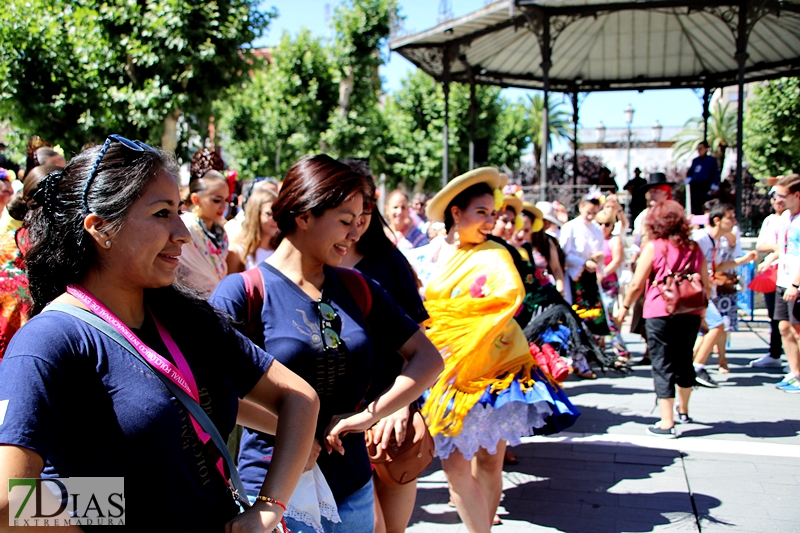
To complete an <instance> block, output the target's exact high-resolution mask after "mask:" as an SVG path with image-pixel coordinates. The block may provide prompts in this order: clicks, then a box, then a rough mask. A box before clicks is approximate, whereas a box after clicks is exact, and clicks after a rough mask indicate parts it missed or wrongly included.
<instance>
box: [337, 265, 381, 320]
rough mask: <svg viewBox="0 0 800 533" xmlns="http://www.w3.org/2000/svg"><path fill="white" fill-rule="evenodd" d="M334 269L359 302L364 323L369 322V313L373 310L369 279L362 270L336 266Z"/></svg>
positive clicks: (348, 290)
mask: <svg viewBox="0 0 800 533" xmlns="http://www.w3.org/2000/svg"><path fill="white" fill-rule="evenodd" d="M334 270H335V271H336V273H337V274H339V277H340V278H341V279H342V283H344V286H345V288H346V289H347V292H349V293H350V294H351V295H352V296H353V299H355V301H356V303H357V304H358V308H359V309H360V310H361V316H362V317H363V318H364V323H365V324H366V323H367V319H368V318H369V313H370V311H372V291H370V290H369V285H368V284H367V280H365V279H364V276H363V275H362V274H361V272H359V271H357V270H353V269H350V268H342V267H334Z"/></svg>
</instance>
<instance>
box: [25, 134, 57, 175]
mask: <svg viewBox="0 0 800 533" xmlns="http://www.w3.org/2000/svg"><path fill="white" fill-rule="evenodd" d="M52 146H53V145H52V144H50V143H49V142H48V141H46V140H45V139H42V138H41V137H39V136H38V135H31V136H30V137H28V145H27V147H26V149H25V175H26V176H27V175H28V174H29V173H30V171H31V170H33V169H34V168H36V167H38V166H39V165H41V164H42V162H43V161H44V160H45V159H46V158H48V157H50V156H52V155H56V154H58V152H56V151H55V150H53V149H52V148H51V147H52Z"/></svg>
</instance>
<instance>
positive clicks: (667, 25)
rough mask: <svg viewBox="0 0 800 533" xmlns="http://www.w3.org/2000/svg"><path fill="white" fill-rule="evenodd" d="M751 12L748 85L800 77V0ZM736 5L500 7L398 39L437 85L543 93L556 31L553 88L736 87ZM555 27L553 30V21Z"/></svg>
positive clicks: (584, 2)
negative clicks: (544, 45) (547, 47)
mask: <svg viewBox="0 0 800 533" xmlns="http://www.w3.org/2000/svg"><path fill="white" fill-rule="evenodd" d="M744 3H745V4H746V5H747V26H746V27H747V28H748V29H749V36H748V40H747V54H748V58H747V61H746V63H745V79H746V81H757V80H762V79H768V78H775V77H780V76H783V75H787V76H789V75H797V74H800V0H786V1H770V0H765V1H754V0H749V1H747V2H744ZM741 5H742V2H732V1H730V0H728V1H714V0H711V1H704V2H698V1H688V0H683V1H678V0H655V1H647V2H643V1H638V2H636V1H634V2H632V1H627V0H617V1H614V0H540V1H531V0H516V1H515V0H502V1H499V2H495V3H493V4H490V5H488V6H486V7H484V8H483V9H480V10H478V11H475V12H474V13H471V14H469V15H466V16H464V17H461V18H458V19H453V20H449V21H446V22H444V23H442V24H439V25H438V26H436V27H434V28H432V29H430V30H427V31H423V32H420V33H417V34H415V35H408V36H404V37H399V38H396V39H394V40H393V41H392V42H391V44H390V46H391V49H392V50H393V51H395V52H397V53H399V54H401V55H402V56H404V57H406V58H407V59H409V60H410V61H411V62H412V63H414V64H415V65H417V66H418V67H419V68H421V69H423V70H424V71H425V72H427V73H428V74H430V75H431V76H433V77H434V78H436V79H437V80H439V81H443V80H444V77H445V68H444V58H445V57H447V58H449V61H450V65H449V74H448V77H449V80H450V81H461V82H467V81H468V80H469V77H470V69H471V70H472V75H473V76H474V80H475V82H476V83H479V84H491V85H500V86H513V87H523V88H532V89H541V88H542V86H543V71H542V67H541V63H542V53H541V47H540V44H539V43H540V40H541V39H542V35H543V28H544V27H545V25H547V26H548V27H549V30H548V31H549V33H550V43H551V49H552V55H551V58H550V61H551V67H550V72H549V78H550V89H551V90H554V91H563V92H573V91H581V92H585V91H605V90H624V89H658V88H680V87H691V88H698V87H721V86H728V85H735V84H736V83H737V74H738V65H737V61H736V59H735V55H736V49H737V36H738V35H739V29H738V25H739V22H740V20H739V6H741ZM545 22H547V23H548V24H545Z"/></svg>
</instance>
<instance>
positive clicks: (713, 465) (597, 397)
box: [408, 322, 800, 533]
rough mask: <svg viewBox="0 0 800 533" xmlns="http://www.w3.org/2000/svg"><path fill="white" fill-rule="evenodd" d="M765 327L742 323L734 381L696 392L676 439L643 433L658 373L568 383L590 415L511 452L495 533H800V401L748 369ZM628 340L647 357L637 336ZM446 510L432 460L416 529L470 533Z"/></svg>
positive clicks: (418, 532) (766, 373)
mask: <svg viewBox="0 0 800 533" xmlns="http://www.w3.org/2000/svg"><path fill="white" fill-rule="evenodd" d="M767 328H768V326H767V325H766V324H748V323H744V322H740V330H741V331H739V332H736V333H733V338H732V341H731V348H730V349H729V354H728V359H729V362H730V369H731V373H730V374H728V375H727V379H726V380H725V381H724V382H721V383H720V386H719V388H718V389H708V388H700V389H697V390H695V392H694V393H693V394H692V398H691V401H690V414H691V416H692V417H693V418H694V419H695V423H694V424H687V425H682V426H680V425H679V426H676V427H677V429H678V430H679V438H678V439H674V440H668V439H661V438H658V437H652V436H649V435H646V434H645V428H646V427H647V425H649V424H652V423H654V422H656V421H657V420H658V415H657V410H655V409H654V401H655V395H654V393H653V381H652V378H651V376H650V367H649V366H648V367H634V373H633V375H630V376H620V375H617V374H614V373H610V372H609V373H608V374H606V375H605V376H601V377H600V378H599V379H597V380H595V381H578V380H574V378H573V377H570V379H569V380H568V381H567V382H566V383H565V388H566V389H567V393H568V394H569V396H570V398H571V400H572V401H573V403H574V404H575V405H576V406H578V408H579V409H580V410H581V413H582V415H581V417H580V418H579V419H578V422H577V423H576V424H575V425H574V426H573V427H571V428H570V429H569V431H568V432H567V433H562V434H559V435H556V436H553V437H534V438H529V439H526V440H525V442H524V443H523V444H522V445H520V446H517V447H515V448H513V452H514V453H515V454H516V455H517V457H518V458H519V464H518V465H516V466H507V467H505V469H504V470H505V472H504V499H503V501H502V503H501V508H500V510H499V515H500V517H501V518H502V520H503V524H502V525H499V526H495V527H493V528H492V531H493V533H522V532H545V531H547V532H556V531H561V532H568V533H606V532H608V533H618V532H637V533H638V532H650V531H658V532H662V531H664V532H666V531H670V532H673V531H674V532H700V531H702V532H703V533H711V532H736V533H745V532H753V533H756V532H757V533H766V532H769V533H790V532H792V533H797V532H800V395H792V394H786V393H784V392H782V391H779V390H777V389H775V388H774V387H773V384H774V383H775V382H777V381H779V380H780V377H781V374H782V372H781V370H780V369H769V370H755V369H752V368H749V367H748V366H747V362H748V361H750V360H751V359H754V358H756V357H759V356H761V355H763V354H764V353H765V352H766V347H767V343H766V342H765V340H764V339H768V336H769V329H767ZM625 330H626V331H627V327H626V328H625ZM626 340H628V341H629V347H630V349H631V351H633V352H634V353H635V354H641V353H643V351H644V345H643V344H642V343H641V339H640V337H638V336H626ZM636 359H638V358H635V359H634V360H636ZM710 363H711V365H710V370H711V375H712V377H714V378H717V377H719V379H721V380H722V379H725V378H724V377H723V376H722V375H719V374H717V373H716V359H715V358H714V357H713V356H712V359H711V361H710ZM447 502H448V491H447V483H446V482H445V479H444V474H443V472H442V471H441V466H440V465H439V463H438V461H435V462H434V464H433V465H431V467H430V468H429V469H428V471H427V472H426V473H425V474H424V475H423V476H422V477H420V479H419V484H418V491H417V507H416V509H415V512H414V515H413V517H412V520H411V523H410V525H409V528H408V531H409V532H410V533H466V531H467V530H466V528H465V527H464V526H463V525H462V524H461V523H460V520H459V518H458V514H457V513H456V511H455V509H454V508H452V507H450V506H448V504H447Z"/></svg>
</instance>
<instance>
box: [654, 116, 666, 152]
mask: <svg viewBox="0 0 800 533" xmlns="http://www.w3.org/2000/svg"><path fill="white" fill-rule="evenodd" d="M663 129H664V126H662V125H661V123H660V122H659V121H657V120H656V123H655V124H653V142H654V143H655V144H656V148H657V147H658V143H659V142H661V131H662V130H663Z"/></svg>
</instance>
